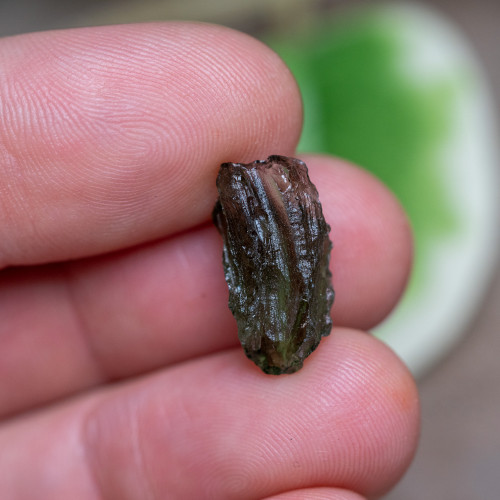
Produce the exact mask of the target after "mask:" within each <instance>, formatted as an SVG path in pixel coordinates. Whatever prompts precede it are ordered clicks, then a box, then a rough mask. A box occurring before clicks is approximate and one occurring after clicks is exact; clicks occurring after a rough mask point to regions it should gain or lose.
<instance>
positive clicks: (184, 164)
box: [0, 23, 302, 268]
mask: <svg viewBox="0 0 500 500" xmlns="http://www.w3.org/2000/svg"><path fill="white" fill-rule="evenodd" d="M0 68H1V69H2V71H1V73H0V204H1V210H0V268H1V267H5V266H7V265H18V264H35V263H42V262H51V261H57V260H61V259H72V258H78V257H82V256H87V255H95V254H98V253H101V252H106V251H111V250H116V249H119V248H123V247H126V246H130V245H134V244H137V243H140V242H143V241H147V240H151V239H155V238H158V237H161V236H165V235H168V234H171V233H175V232H178V231H181V230H183V229H185V228H187V227H190V226H192V225H196V224H198V223H200V222H202V221H203V220H204V219H206V218H207V217H208V215H209V213H210V211H211V208H212V205H213V203H214V200H215V198H216V193H215V187H214V179H215V175H216V171H217V169H218V166H219V165H220V163H222V162H224V161H241V162H245V161H252V160H255V159H257V158H265V157H266V156H268V155H269V154H276V153H279V154H291V153H292V152H293V150H294V148H295V145H296V142H297V140H298V136H299V133H300V128H301V119H302V111H301V101H300V96H299V92H298V90H297V87H296V85H295V82H294V80H293V77H292V76H291V75H290V73H289V71H288V69H287V68H286V67H285V65H284V64H283V63H282V62H281V60H280V59H279V58H278V56H276V55H275V54H274V53H273V52H272V51H271V50H270V49H268V48H267V47H266V46H265V45H263V44H261V43H260V42H258V41H256V40H254V39H253V38H251V37H249V36H247V35H244V34H242V33H238V32H235V31H232V30H229V29H227V28H223V27H217V26H210V25H202V24H189V23H161V24H143V25H130V26H113V27H98V28H85V29H77V30H66V31H57V32H46V33H37V34H31V35H23V36H19V37H12V38H6V39H4V40H2V41H0Z"/></svg>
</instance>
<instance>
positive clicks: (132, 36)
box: [0, 23, 419, 500]
mask: <svg viewBox="0 0 500 500" xmlns="http://www.w3.org/2000/svg"><path fill="white" fill-rule="evenodd" d="M301 126H302V108H301V99H300V95H299V92H298V90H297V87H296V84H295V82H294V80H293V77H292V76H291V74H290V73H289V71H288V70H287V68H286V67H285V66H284V64H283V63H282V62H281V61H280V59H279V58H278V57H277V56H276V55H275V54H274V53H273V52H272V51H271V50H269V49H268V48H267V47H265V46H264V45H262V44H261V43H260V42H257V41H256V40H254V39H252V38H250V37H248V36H246V35H243V34H241V33H238V32H235V31H231V30H228V29H225V28H220V27H215V26H208V25H199V24H183V23H163V24H149V25H133V26H117V27H100V28H92V29H81V30H67V31H59V32H47V33H38V34H30V35H23V36H19V37H12V38H6V39H3V40H0V267H1V268H2V269H3V270H2V271H1V274H0V418H1V423H0V491H1V492H2V498H5V499H9V500H10V499H14V500H24V499H33V498H36V499H37V500H44V499H50V500H59V499H61V500H63V499H64V500H67V499H69V498H78V499H79V500H94V499H101V500H109V499H120V500H126V499H141V500H142V499H165V498H168V499H173V500H177V499H181V500H185V499H187V500H190V499H196V500H204V499H217V500H225V499H235V500H247V499H248V500H257V499H264V498H273V499H276V500H278V499H279V500H299V499H307V500H316V499H317V500H319V499H321V500H323V499H336V500H340V499H342V500H355V499H356V500H360V499H363V498H377V497H379V496H380V495H382V494H383V493H384V492H386V491H388V490H389V489H390V488H391V487H392V486H393V485H394V484H395V483H396V482H397V481H398V479H399V478H400V477H401V475H402V474H403V473H404V471H405V470H406V468H407V467H408V465H409V463H410V461H411V458H412V456H413V454H414V451H415V447H416V442H417V437H418V416H419V412H418V397H417V392H416V388H415V384H414V382H413V380H412V378H411V376H410V375H409V373H408V371H407V370H406V368H405V367H404V366H403V364H402V363H401V362H400V361H399V360H398V359H397V357H396V356H395V355H394V354H393V353H392V352H391V351H390V350H389V349H388V348H387V347H385V346H384V345H383V344H382V343H381V342H379V341H378V340H376V339H375V338H374V337H372V336H370V335H369V334H366V333H364V332H363V330H366V329H370V328H372V327H373V326H375V325H376V324H377V323H379V322H380V321H381V320H382V319H383V318H384V317H385V316H386V315H387V314H388V313H389V312H390V311H391V309H392V308H393V307H394V305H395V304H396V303H397V301H398V298H399V297H400V295H401V293H402V291H403V289H404V286H405V283H406V280H407V277H408V273H409V269H410V263H411V236H410V231H409V227H408V223H407V220H406V218H405V215H404V213H403V211H402V210H401V208H400V206H399V205H398V203H397V202H396V201H395V199H394V197H393V196H392V195H391V194H390V193H389V192H388V191H387V190H386V188H385V187H384V186H382V185H381V184H380V183H379V182H378V181H377V180H375V179H374V178H373V177H372V176H370V175H369V174H367V173H366V172H364V171H363V170H362V169H359V168H357V167H355V166H352V165H349V164H346V163H345V162H342V161H340V160H338V159H334V158H329V157H325V156H315V155H304V156H302V159H304V160H305V161H306V163H307V164H308V166H309V170H310V176H311V179H312V181H313V182H314V183H315V184H316V186H317V188H318V191H319V194H320V199H321V201H322V203H323V209H324V213H325V217H326V219H327V221H328V223H329V224H330V225H331V227H332V234H331V237H332V240H333V242H334V246H335V248H334V250H333V253H332V264H331V267H332V272H333V282H334V286H335V290H336V293H337V299H336V303H335V305H334V308H333V310H332V317H333V322H334V325H335V327H334V329H333V331H332V334H331V336H330V337H328V338H325V339H323V341H322V343H321V344H320V347H319V348H318V349H317V351H316V352H314V353H313V354H312V355H311V357H310V358H308V360H307V361H306V363H305V366H304V368H303V369H302V370H301V371H300V372H298V373H296V374H293V375H283V376H279V377H275V376H269V375H264V374H263V373H261V372H260V371H259V369H258V368H257V367H256V366H254V365H253V364H252V363H251V362H250V361H248V360H247V359H246V358H245V356H244V354H243V351H242V350H241V348H240V347H239V345H238V340H237V334H236V326H235V322H234V319H233V318H232V316H231V314H230V312H229V310H228V308H227V288H226V285H225V282H224V276H223V271H222V264H221V250H222V243H221V239H220V236H219V235H218V233H217V231H216V229H215V228H214V227H213V226H212V225H211V223H210V213H211V209H212V207H213V204H214V201H215V199H216V196H217V194H216V190H215V177H216V174H217V170H218V166H219V164H220V163H222V162H225V161H233V162H250V161H253V160H256V159H265V158H266V157H267V156H268V155H270V154H284V155H288V156H293V155H294V154H295V148H296V145H297V142H298V139H299V135H300V130H301Z"/></svg>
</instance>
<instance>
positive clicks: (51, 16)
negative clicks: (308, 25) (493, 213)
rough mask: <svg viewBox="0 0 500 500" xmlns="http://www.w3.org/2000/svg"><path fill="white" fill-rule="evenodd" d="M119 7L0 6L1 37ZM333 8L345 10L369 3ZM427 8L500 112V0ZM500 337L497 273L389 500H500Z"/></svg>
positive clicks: (427, 401)
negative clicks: (462, 40)
mask: <svg viewBox="0 0 500 500" xmlns="http://www.w3.org/2000/svg"><path fill="white" fill-rule="evenodd" d="M113 3H114V4H116V3H118V2H113V1H111V0H108V1H104V0H101V1H98V0H86V1H81V0H73V1H72V2H67V1H65V0H45V1H43V0H38V1H37V0H1V2H0V36H4V35H11V34H16V33H22V32H26V31H31V30H40V29H48V28H59V27H64V26H70V25H74V24H75V23H76V22H75V19H78V20H81V19H85V17H86V16H87V17H88V18H89V19H90V18H91V17H92V16H93V15H95V12H96V10H98V9H101V8H104V7H106V6H108V5H109V6H113ZM124 3H127V2H124ZM129 3H130V2H129ZM330 3H331V4H334V5H336V4H338V5H339V6H344V5H347V4H352V3H363V2H359V1H358V2H352V0H351V1H350V2H347V1H337V2H335V1H331V2H330ZM364 3H367V2H364ZM423 3H428V4H430V5H433V6H435V7H437V8H438V9H440V10H441V11H442V12H443V13H445V14H446V15H448V17H450V18H451V19H452V20H454V21H455V22H456V23H457V24H458V25H459V26H460V27H461V28H462V30H463V31H464V32H465V34H466V35H467V36H468V37H469V39H470V40H471V42H472V44H473V46H474V47H475V49H476V52H477V53H478V55H479V56H480V58H481V59H482V61H483V63H484V66H485V68H486V71H487V73H488V76H489V78H490V81H491V87H492V89H493V90H494V92H495V97H496V103H497V104H496V106H497V109H499V110H500V106H499V103H500V1H499V0H476V1H469V0H432V1H430V0H428V1H427V2H423ZM91 14H92V16H91ZM499 114H500V113H499ZM499 215H500V214H499ZM499 331H500V273H499V272H498V271H497V273H496V276H495V277H493V279H492V284H491V287H490V290H489V293H488V295H487V297H486V298H485V302H484V305H483V307H482V309H481V310H480V311H479V313H478V315H477V317H476V318H475V319H474V320H473V322H472V323H471V325H470V326H469V331H468V334H467V335H466V336H465V337H464V339H463V341H462V342H461V343H460V344H459V345H458V346H457V347H456V348H455V349H454V350H453V351H452V352H451V353H450V354H449V356H448V357H447V358H446V359H445V360H444V361H443V362H442V363H441V364H440V365H439V366H438V367H436V368H435V369H434V370H433V371H432V372H431V373H429V374H428V375H427V376H426V377H425V378H424V379H423V380H421V381H420V383H419V385H420V392H421V398H422V439H421V444H420V449H419V451H418V454H417V457H416V459H415V461H414V463H413V465H412V467H411V469H410V470H409V472H408V473H407V475H406V476H405V478H404V479H403V480H402V482H401V483H400V484H399V485H398V486H397V488H396V489H395V490H394V491H393V492H392V493H390V494H389V495H387V496H386V497H385V498H386V500H423V499H425V500H496V499H499V498H500V432H499V429H500V361H499V358H500V335H499Z"/></svg>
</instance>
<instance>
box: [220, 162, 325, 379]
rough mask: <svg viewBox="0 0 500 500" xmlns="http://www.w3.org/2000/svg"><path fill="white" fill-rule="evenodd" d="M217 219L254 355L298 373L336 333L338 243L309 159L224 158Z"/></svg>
mask: <svg viewBox="0 0 500 500" xmlns="http://www.w3.org/2000/svg"><path fill="white" fill-rule="evenodd" d="M217 189H218V191H219V199H218V200H217V203H216V205H215V208H214V212H213V220H214V223H215V225H216V226H217V228H218V229H219V232H220V233H221V235H222V237H223V240H224V252H223V263H224V271H225V275H226V281H227V284H228V287H229V308H230V309H231V311H232V313H233V315H234V317H235V318H236V321H237V324H238V336H239V339H240V342H241V345H242V346H243V349H244V350H245V353H246V355H247V356H248V357H249V358H250V359H251V360H252V361H254V362H255V363H256V364H257V365H258V366H259V367H260V368H261V369H262V370H263V371H264V372H266V373H271V374H275V375H278V374H281V373H293V372H295V371H297V370H299V369H300V368H301V367H302V364H303V362H304V359H305V358H306V357H307V356H308V355H309V354H310V353H311V352H312V351H313V350H314V349H316V347H317V346H318V344H319V342H320V340H321V337H323V336H325V335H328V334H329V333H330V330H331V326H332V322H331V318H330V309H331V306H332V304H333V298H334V292H333V288H332V285H331V274H330V271H329V269H328V263H329V258H330V251H331V248H332V244H331V242H330V239H329V237H328V233H329V231H330V227H329V226H328V224H327V223H326V222H325V219H324V217H323V212H322V209H321V203H320V202H319V199H318V192H317V191H316V188H315V187H314V185H313V184H312V183H311V181H310V180H309V176H308V173H307V167H306V165H305V163H304V162H302V161H300V160H296V159H294V158H287V157H285V156H270V157H269V158H268V159H267V160H265V161H255V162H253V163H249V164H247V165H245V164H240V163H224V164H222V165H221V168H220V171H219V175H218V177H217Z"/></svg>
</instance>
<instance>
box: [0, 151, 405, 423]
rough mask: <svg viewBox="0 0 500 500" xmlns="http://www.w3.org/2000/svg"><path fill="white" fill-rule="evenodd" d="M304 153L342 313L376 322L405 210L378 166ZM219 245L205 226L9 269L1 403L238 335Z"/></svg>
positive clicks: (401, 264)
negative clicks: (101, 252)
mask: <svg viewBox="0 0 500 500" xmlns="http://www.w3.org/2000/svg"><path fill="white" fill-rule="evenodd" d="M307 161H308V164H309V167H310V174H311V178H312V180H313V181H314V182H315V183H316V184H317V186H318V189H319V192H320V199H321V200H322V201H323V208H324V212H325V217H326V219H327V221H329V223H330V224H331V226H332V232H331V236H332V239H333V241H334V250H333V253H332V258H331V266H332V271H333V284H334V288H335V290H336V302H335V305H334V308H333V311H332V314H333V321H334V324H336V325H344V326H350V327H356V328H363V329H366V328H370V327H372V326H374V325H375V324H376V323H377V322H378V321H380V320H381V319H382V318H383V317H384V316H385V315H386V314H388V313H389V311H390V310H391V308H392V307H393V305H394V304H395V303H396V301H397V299H398V297H399V295H400V293H401V291H402V289H403V287H404V284H405V281H406V278H407V275H408V271H409V265H410V255H411V239H410V235H409V230H408V225H407V223H406V218H405V216H404V214H403V212H402V210H401V208H400V207H399V205H398V204H397V202H396V201H395V200H394V198H393V197H392V195H391V194H390V193H389V192H388V191H387V189H386V188H384V187H383V186H382V185H381V184H380V183H379V182H378V181H376V180H375V179H374V178H373V177H372V176H370V175H369V174H366V173H365V172H363V171H362V170H360V169H357V168H355V167H352V166H350V165H347V164H345V163H343V162H340V161H338V160H332V159H331V158H326V157H309V158H307ZM221 253H222V243H221V238H220V236H219V235H218V234H217V231H216V230H215V228H213V227H212V226H206V227H201V228H197V229H196V230H193V231H190V232H186V233H183V234H182V235H179V236H178V237H176V238H172V239H169V240H166V241H163V242H158V243H155V244H152V245H148V246H145V247H142V248H140V249H134V250H131V251H128V252H122V253H120V254H113V255H109V256H106V257H102V258H98V259H91V260H87V261H83V262H79V263H71V264H69V265H67V266H66V265H65V266H50V267H46V268H41V269H37V270H31V269H28V270H26V269H24V270H11V271H9V273H8V274H7V273H4V277H3V280H2V282H1V283H0V313H1V314H0V315H1V317H2V318H4V321H3V323H1V324H0V338H1V339H2V350H0V370H1V371H2V373H1V375H2V376H0V414H2V415H6V414H8V413H12V412H15V411H19V410H21V409H25V408H27V407H30V406H33V405H36V404H41V403H44V402H47V401H50V400H52V399H56V398H59V397H63V396H65V395H67V394H71V393H73V392H76V391H78V390H81V389H84V388H87V387H90V386H92V385H95V384H98V383H100V382H103V381H108V380H110V379H117V378H123V377H128V376H133V375H137V374H140V373H143V372H147V371H150V370H153V369H156V368H158V367H161V366H165V365H168V364H173V363H177V362H180V361H184V360H186V359H189V358H192V357H196V356H202V355H206V354H209V353H212V352H215V351H217V350H220V349H226V348H228V347H232V346H235V345H237V344H238V338H237V333H236V324H235V321H234V319H233V317H232V316H231V314H230V312H229V309H228V307H227V286H226V284H225V281H224V273H223V269H222V263H221ZM26 312H29V314H28V313H26ZM34 353H36V356H34Z"/></svg>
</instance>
